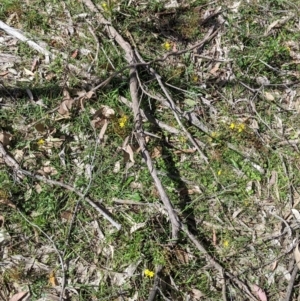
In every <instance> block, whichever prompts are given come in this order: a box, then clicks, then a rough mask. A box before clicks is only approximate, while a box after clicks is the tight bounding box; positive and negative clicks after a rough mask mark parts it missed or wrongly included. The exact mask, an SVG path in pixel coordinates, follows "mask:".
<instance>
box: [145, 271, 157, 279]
mask: <svg viewBox="0 0 300 301" xmlns="http://www.w3.org/2000/svg"><path fill="white" fill-rule="evenodd" d="M154 274H155V273H154V272H153V271H150V270H148V269H146V270H145V271H144V275H145V277H149V278H153V277H154Z"/></svg>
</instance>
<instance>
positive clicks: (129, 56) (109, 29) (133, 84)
mask: <svg viewBox="0 0 300 301" xmlns="http://www.w3.org/2000/svg"><path fill="white" fill-rule="evenodd" d="M83 2H84V4H85V5H86V6H87V7H88V8H89V9H90V10H91V11H92V12H94V13H96V17H97V19H98V21H99V23H100V24H101V25H103V26H104V30H105V31H106V33H107V35H108V36H109V37H110V38H111V39H114V40H115V41H116V42H117V43H118V44H119V46H120V47H121V48H122V49H123V50H124V52H125V59H126V61H127V63H128V64H129V65H131V67H130V69H129V70H130V71H129V76H130V95H131V100H132V108H133V113H134V122H135V129H136V139H137V141H138V143H139V146H140V149H141V153H142V155H143V157H144V159H145V161H146V164H147V167H148V170H149V172H150V174H151V177H152V179H153V181H154V184H155V186H156V188H157V190H158V193H159V195H160V199H161V201H162V202H163V204H164V207H165V208H166V210H167V212H168V215H169V218H170V221H171V226H172V240H174V241H177V240H178V232H179V229H180V222H179V218H178V216H177V213H176V212H175V211H174V208H173V205H172V203H171V202H170V199H169V197H168V195H167V193H166V191H165V189H164V187H163V185H162V183H161V181H160V179H159V178H158V176H157V171H156V169H155V167H154V165H153V162H152V160H151V156H150V154H149V152H148V150H147V148H146V141H145V138H144V132H143V128H142V122H141V112H140V109H139V100H138V81H137V77H136V65H135V64H136V62H137V61H136V58H135V55H134V51H133V49H132V48H131V46H130V44H129V43H127V42H126V41H125V40H124V39H123V37H122V36H121V35H120V34H119V33H118V32H117V30H116V29H115V28H114V27H113V26H112V25H111V23H110V22H108V21H107V20H106V19H105V18H104V17H103V16H102V14H101V13H100V12H99V11H98V9H97V8H96V7H95V5H94V4H93V3H92V1H90V0H83Z"/></svg>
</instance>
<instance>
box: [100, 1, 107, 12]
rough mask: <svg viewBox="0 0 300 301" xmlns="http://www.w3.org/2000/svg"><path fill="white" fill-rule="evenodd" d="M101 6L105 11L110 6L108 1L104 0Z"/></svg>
mask: <svg viewBox="0 0 300 301" xmlns="http://www.w3.org/2000/svg"><path fill="white" fill-rule="evenodd" d="M101 6H102V8H103V10H104V11H108V6H107V3H106V2H102V4H101Z"/></svg>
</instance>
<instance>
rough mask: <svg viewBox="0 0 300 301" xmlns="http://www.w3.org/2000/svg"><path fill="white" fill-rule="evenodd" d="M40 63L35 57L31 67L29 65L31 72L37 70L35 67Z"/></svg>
mask: <svg viewBox="0 0 300 301" xmlns="http://www.w3.org/2000/svg"><path fill="white" fill-rule="evenodd" d="M39 63H40V58H39V57H36V58H34V59H33V62H32V65H31V72H34V71H35V70H36V69H37V66H38V65H39Z"/></svg>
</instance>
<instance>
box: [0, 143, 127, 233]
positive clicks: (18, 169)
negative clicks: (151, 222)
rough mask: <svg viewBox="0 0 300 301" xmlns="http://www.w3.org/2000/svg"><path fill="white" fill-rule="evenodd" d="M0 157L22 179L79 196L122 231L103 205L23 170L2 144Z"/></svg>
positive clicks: (60, 184)
mask: <svg viewBox="0 0 300 301" xmlns="http://www.w3.org/2000/svg"><path fill="white" fill-rule="evenodd" d="M0 156H1V157H2V158H3V159H4V161H5V163H6V164H7V165H8V166H9V167H11V168H12V169H13V171H14V172H15V173H16V175H17V176H19V177H20V178H22V177H23V176H24V175H26V176H29V177H31V178H33V179H36V180H39V181H41V182H44V183H47V184H50V185H55V186H59V187H63V188H65V189H67V190H69V191H72V192H74V193H75V194H77V195H78V196H79V197H80V198H82V199H84V200H85V201H86V202H87V203H88V204H89V205H90V206H92V207H93V208H94V209H96V210H97V211H98V212H99V213H100V214H101V215H102V216H103V217H104V218H105V219H106V220H108V221H109V222H110V223H111V224H112V225H113V226H114V227H115V228H117V229H118V230H120V229H121V225H120V224H119V223H117V222H116V221H115V220H114V219H113V218H112V217H111V214H110V213H109V212H108V211H107V210H106V209H105V208H104V207H102V206H101V205H98V204H96V203H95V202H94V201H92V200H91V199H90V198H88V197H85V195H84V194H83V193H81V192H80V191H78V190H77V189H75V188H74V187H73V186H71V185H69V184H65V183H63V182H59V181H55V180H51V179H47V178H45V177H43V176H40V175H36V174H34V173H32V172H30V171H27V170H24V169H21V167H20V165H19V164H18V163H17V162H16V160H15V159H13V158H12V157H11V156H10V155H9V154H8V153H7V151H6V150H5V148H4V146H3V144H2V143H0Z"/></svg>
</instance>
